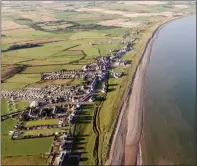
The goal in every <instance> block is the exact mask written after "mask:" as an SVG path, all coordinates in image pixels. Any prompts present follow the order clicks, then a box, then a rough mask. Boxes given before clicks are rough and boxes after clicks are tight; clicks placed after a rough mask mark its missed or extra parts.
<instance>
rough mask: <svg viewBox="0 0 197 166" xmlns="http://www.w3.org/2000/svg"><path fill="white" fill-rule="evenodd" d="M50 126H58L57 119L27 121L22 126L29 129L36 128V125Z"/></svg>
mask: <svg viewBox="0 0 197 166" xmlns="http://www.w3.org/2000/svg"><path fill="white" fill-rule="evenodd" d="M52 124H58V119H45V120H34V121H28V122H26V123H25V124H24V126H26V127H29V126H38V125H52Z"/></svg>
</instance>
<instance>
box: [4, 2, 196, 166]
mask: <svg viewBox="0 0 197 166" xmlns="http://www.w3.org/2000/svg"><path fill="white" fill-rule="evenodd" d="M106 4H108V5H106ZM165 5H166V4H153V5H147V4H138V3H137V4H135V3H134V4H128V3H126V2H122V3H118V2H110V5H109V2H97V3H96V2H95V3H93V2H84V3H80V2H78V3H71V2H56V3H55V2H51V3H43V2H31V3H30V4H29V3H26V2H24V4H23V5H21V4H20V3H17V2H13V4H11V3H5V4H3V6H2V9H3V12H2V20H3V21H2V76H3V77H2V84H1V90H8V91H11V90H14V91H17V90H21V89H25V88H44V87H47V86H49V85H67V86H76V85H85V84H86V82H85V81H84V78H76V79H73V78H67V79H63V78H58V79H51V80H43V79H42V77H41V75H42V74H43V73H48V72H58V71H60V70H67V71H71V70H81V69H82V67H84V65H88V64H90V63H93V62H94V63H96V62H97V61H98V58H101V57H107V56H109V55H111V54H112V51H113V50H121V49H123V48H124V47H125V44H123V43H113V44H112V43H110V42H111V41H123V40H124V41H126V42H130V41H134V40H135V42H134V43H133V44H132V51H129V52H127V53H126V54H125V55H124V56H122V57H121V58H120V59H121V60H126V61H127V62H128V64H127V65H125V66H124V67H122V66H121V65H119V66H118V67H115V68H114V69H113V70H114V71H115V72H117V73H119V72H123V76H121V77H119V78H115V77H113V76H112V75H110V76H109V79H108V81H107V83H106V84H107V90H106V91H107V92H106V95H104V94H102V93H100V89H99V88H100V87H101V85H97V86H98V87H97V88H96V90H95V94H96V97H95V102H94V104H93V105H85V106H84V107H83V108H82V111H81V112H80V113H79V116H77V117H78V121H77V123H76V124H75V125H73V127H72V131H73V145H72V150H71V153H72V154H75V153H82V155H81V157H82V160H81V161H80V162H79V164H81V165H95V164H97V165H98V164H100V165H102V164H104V163H105V161H106V160H107V158H108V156H109V149H110V144H111V140H112V137H113V133H114V130H115V128H116V123H117V121H116V120H117V119H118V116H119V114H120V108H121V105H122V103H123V99H125V96H126V94H127V91H128V88H129V85H130V83H131V80H132V78H133V76H134V73H135V70H136V68H137V65H138V63H139V60H140V58H141V55H142V53H143V50H144V48H145V45H146V42H147V40H148V38H149V37H150V36H151V35H152V32H153V31H154V30H155V29H156V28H157V27H158V26H159V25H160V24H161V23H163V22H165V21H168V20H170V19H174V18H176V17H175V16H172V15H170V16H168V15H167V14H165V17H164V16H160V15H159V13H160V12H161V11H162V12H166V11H167V10H171V12H175V13H179V14H180V13H182V10H183V9H182V8H183V6H180V5H181V4H175V5H179V6H174V7H172V9H170V8H168V7H167V6H168V5H171V4H170V3H169V4H167V6H165ZM186 6H188V8H186V7H185V6H184V7H185V8H184V10H185V11H186V12H192V11H193V10H194V8H193V7H192V5H191V4H188V5H186ZM182 14H183V13H182ZM150 16H151V17H150ZM147 21H149V22H150V24H147ZM123 24H125V25H123ZM126 32H127V33H128V35H127V36H126V37H125V38H124V37H123V35H124V34H125V33H126ZM91 42H98V43H99V42H103V43H104V44H102V43H101V44H95V45H94V44H90V43H91ZM30 46H33V47H30ZM110 50H111V51H110ZM110 70H111V69H110ZM29 102H31V101H14V102H10V103H9V102H8V99H5V98H4V99H2V101H1V103H2V105H1V115H6V114H9V113H13V112H17V111H23V110H25V109H26V108H27V107H29ZM70 109H71V108H69V109H68V110H69V111H70ZM66 118H68V117H67V115H66ZM17 122H18V120H16V119H13V118H10V119H7V120H4V121H2V130H1V131H2V133H1V134H2V137H1V140H2V163H3V164H5V165H11V164H13V165H14V164H16V165H18V164H21V165H38V164H39V165H46V164H48V163H50V161H51V160H50V157H48V156H47V157H46V158H45V157H43V156H44V155H46V154H47V153H49V152H50V151H51V148H52V144H53V140H54V136H50V137H47V138H31V139H21V140H13V139H11V136H10V135H9V134H8V133H9V131H13V130H14V126H15V125H16V124H17ZM58 122H59V120H58V119H57V118H54V119H37V120H30V121H25V122H24V127H31V126H39V125H40V126H42V125H56V124H58ZM69 127H70V125H67V126H66V127H65V128H64V129H62V128H50V129H49V128H47V129H39V130H34V129H33V130H25V131H24V135H38V134H52V133H55V132H61V131H62V130H63V131H64V132H65V131H66V132H68V128H69ZM71 162H72V161H71Z"/></svg>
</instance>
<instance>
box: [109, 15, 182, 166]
mask: <svg viewBox="0 0 197 166" xmlns="http://www.w3.org/2000/svg"><path fill="white" fill-rule="evenodd" d="M183 17H185V16H181V17H176V18H172V19H170V20H167V21H165V22H163V23H161V24H160V25H158V27H157V28H156V29H155V30H154V31H153V32H152V35H151V37H149V39H148V40H147V42H146V45H145V48H144V51H143V53H142V55H141V58H140V60H139V63H138V65H137V67H136V70H135V72H134V75H133V78H132V81H131V86H130V88H129V92H128V96H127V99H126V101H125V103H124V105H123V106H122V109H121V112H120V115H119V118H118V123H117V127H116V131H115V134H114V136H113V141H112V145H111V148H110V154H109V158H108V160H107V161H106V165H136V164H138V165H142V162H143V161H142V151H141V145H140V139H141V135H142V133H143V111H144V110H143V104H142V102H143V101H142V100H143V91H144V88H143V87H144V80H145V74H146V70H147V68H148V64H149V61H150V55H151V50H152V45H153V43H154V41H155V39H156V38H157V36H158V33H159V31H160V30H161V28H163V26H165V25H166V24H168V23H170V22H171V21H174V20H177V19H180V18H183ZM130 123H131V124H130ZM122 145H125V146H124V148H122Z"/></svg>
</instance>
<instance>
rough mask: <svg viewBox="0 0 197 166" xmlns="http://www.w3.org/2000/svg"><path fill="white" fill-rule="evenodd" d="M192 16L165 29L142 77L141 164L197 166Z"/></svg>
mask: <svg viewBox="0 0 197 166" xmlns="http://www.w3.org/2000/svg"><path fill="white" fill-rule="evenodd" d="M196 121H197V116H196V16H188V17H184V18H180V19H177V20H174V21H172V22H170V23H168V24H166V25H165V26H164V27H163V28H162V29H161V30H160V32H159V34H158V38H157V39H156V40H155V42H154V44H153V47H152V53H151V57H150V63H149V66H148V69H147V72H146V79H145V97H144V138H143V148H142V153H143V164H145V165H160V164H164V165H197V163H196V161H197V155H196V154H197V153H196V152H197V151H196V131H197V130H196Z"/></svg>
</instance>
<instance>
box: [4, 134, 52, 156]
mask: <svg viewBox="0 0 197 166" xmlns="http://www.w3.org/2000/svg"><path fill="white" fill-rule="evenodd" d="M1 141H2V142H3V144H2V145H1V152H2V157H4V156H18V155H36V154H41V153H46V152H49V151H50V149H51V145H52V142H53V137H48V138H34V139H24V140H11V136H2V137H1Z"/></svg>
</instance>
